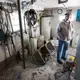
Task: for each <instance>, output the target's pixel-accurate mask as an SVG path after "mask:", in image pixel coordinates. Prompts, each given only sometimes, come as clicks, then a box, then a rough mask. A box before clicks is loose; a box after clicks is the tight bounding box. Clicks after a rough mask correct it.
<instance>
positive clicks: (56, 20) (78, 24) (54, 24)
mask: <svg viewBox="0 0 80 80" xmlns="http://www.w3.org/2000/svg"><path fill="white" fill-rule="evenodd" d="M65 13H66V10H65V9H63V13H62V14H58V13H57V9H55V10H53V15H54V18H53V19H52V22H51V23H52V24H51V25H52V35H53V37H56V27H57V26H58V24H59V23H60V20H59V18H60V16H64V14H65ZM76 14H77V8H74V9H73V10H72V15H73V18H74V20H73V21H72V24H73V26H74V29H75V33H79V34H80V22H78V21H76Z"/></svg>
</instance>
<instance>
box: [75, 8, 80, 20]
mask: <svg viewBox="0 0 80 80" xmlns="http://www.w3.org/2000/svg"><path fill="white" fill-rule="evenodd" d="M76 21H80V9H78V10H77V16H76Z"/></svg>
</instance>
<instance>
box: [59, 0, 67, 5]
mask: <svg viewBox="0 0 80 80" xmlns="http://www.w3.org/2000/svg"><path fill="white" fill-rule="evenodd" d="M66 2H68V0H58V4H61V3H66Z"/></svg>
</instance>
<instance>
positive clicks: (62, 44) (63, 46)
mask: <svg viewBox="0 0 80 80" xmlns="http://www.w3.org/2000/svg"><path fill="white" fill-rule="evenodd" d="M67 50H68V42H66V41H62V40H58V51H57V61H58V62H59V61H60V60H61V58H63V59H66V51H67Z"/></svg>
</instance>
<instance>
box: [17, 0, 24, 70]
mask: <svg viewBox="0 0 80 80" xmlns="http://www.w3.org/2000/svg"><path fill="white" fill-rule="evenodd" d="M17 4H18V14H19V24H20V34H21V45H22V53H23V68H24V69H25V58H24V43H23V30H22V19H21V6H20V0H17Z"/></svg>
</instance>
